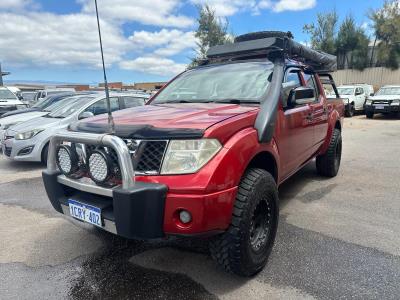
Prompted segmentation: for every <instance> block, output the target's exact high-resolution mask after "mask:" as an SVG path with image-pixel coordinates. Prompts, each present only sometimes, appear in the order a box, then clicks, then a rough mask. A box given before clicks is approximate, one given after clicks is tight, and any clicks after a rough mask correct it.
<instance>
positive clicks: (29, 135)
mask: <svg viewBox="0 0 400 300" xmlns="http://www.w3.org/2000/svg"><path fill="white" fill-rule="evenodd" d="M42 131H43V129H34V130H30V131H26V132H20V133H17V134H16V135H15V139H16V140H29V139H31V138H33V137H34V136H35V135H37V134H39V133H40V132H42Z"/></svg>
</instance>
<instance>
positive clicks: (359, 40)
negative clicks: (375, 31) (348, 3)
mask: <svg viewBox="0 0 400 300" xmlns="http://www.w3.org/2000/svg"><path fill="white" fill-rule="evenodd" d="M368 44H369V38H368V36H367V35H366V34H365V31H364V30H363V29H362V28H361V27H359V26H357V24H356V22H355V20H354V18H353V16H352V15H348V16H347V17H346V18H345V20H344V21H343V23H342V24H341V25H340V28H339V32H338V35H337V38H336V49H337V56H338V68H339V69H343V68H345V67H348V68H356V69H360V70H362V69H364V68H366V67H367V65H368Z"/></svg>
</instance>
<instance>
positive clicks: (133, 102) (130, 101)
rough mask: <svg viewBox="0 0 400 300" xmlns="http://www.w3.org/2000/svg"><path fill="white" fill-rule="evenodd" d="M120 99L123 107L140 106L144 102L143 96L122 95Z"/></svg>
mask: <svg viewBox="0 0 400 300" xmlns="http://www.w3.org/2000/svg"><path fill="white" fill-rule="evenodd" d="M122 101H123V103H124V105H125V108H129V107H135V106H142V105H144V103H145V100H144V98H137V97H122Z"/></svg>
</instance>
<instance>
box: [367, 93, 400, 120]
mask: <svg viewBox="0 0 400 300" xmlns="http://www.w3.org/2000/svg"><path fill="white" fill-rule="evenodd" d="M376 113H383V114H390V113H400V85H386V86H383V87H381V88H380V89H379V91H377V92H376V94H375V96H373V97H370V98H369V99H368V100H367V102H366V103H365V114H366V116H367V118H369V119H372V118H373V117H374V114H376Z"/></svg>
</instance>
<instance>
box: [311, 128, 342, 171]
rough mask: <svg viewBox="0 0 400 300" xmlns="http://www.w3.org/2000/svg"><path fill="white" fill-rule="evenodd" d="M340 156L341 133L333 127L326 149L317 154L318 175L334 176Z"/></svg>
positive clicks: (338, 165) (337, 169)
mask: <svg viewBox="0 0 400 300" xmlns="http://www.w3.org/2000/svg"><path fill="white" fill-rule="evenodd" d="M341 158H342V133H341V132H340V130H339V129H337V128H335V130H334V131H333V134H332V137H331V141H330V143H329V147H328V150H327V151H326V152H325V153H324V154H322V155H318V156H317V160H316V165H317V171H318V173H319V174H320V175H322V176H326V177H335V176H336V175H337V173H338V172H339V167H340V161H341Z"/></svg>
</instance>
